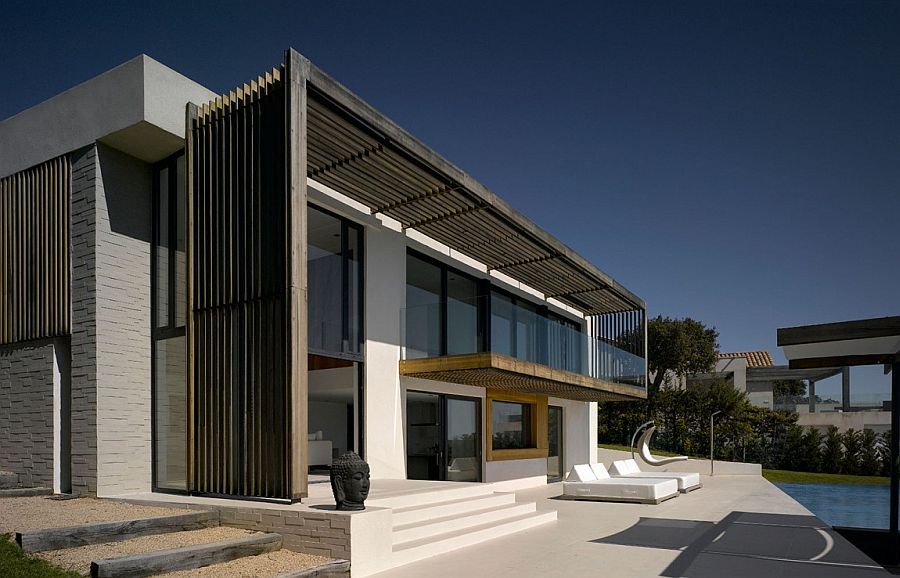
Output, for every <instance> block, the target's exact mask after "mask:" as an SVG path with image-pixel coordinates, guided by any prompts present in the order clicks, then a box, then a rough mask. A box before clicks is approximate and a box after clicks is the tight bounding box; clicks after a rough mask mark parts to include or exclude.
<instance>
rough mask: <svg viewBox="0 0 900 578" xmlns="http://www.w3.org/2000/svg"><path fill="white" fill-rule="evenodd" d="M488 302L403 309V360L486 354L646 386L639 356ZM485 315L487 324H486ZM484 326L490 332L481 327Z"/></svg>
mask: <svg viewBox="0 0 900 578" xmlns="http://www.w3.org/2000/svg"><path fill="white" fill-rule="evenodd" d="M489 302H490V299H489V298H487V297H484V298H481V299H479V300H477V301H476V302H462V301H454V300H449V301H446V302H434V303H428V304H421V305H414V306H410V307H406V308H404V309H402V310H401V312H400V327H401V332H402V338H401V344H402V348H401V351H402V353H401V355H402V358H403V359H421V358H425V357H441V356H445V355H461V354H466V353H479V352H483V351H490V352H493V353H499V354H502V355H508V356H510V357H514V358H516V359H521V360H524V361H530V362H532V363H537V364H541V365H546V366H548V367H551V368H553V369H559V370H564V371H571V372H573V373H578V374H581V375H584V376H588V377H593V378H597V379H603V380H606V381H611V382H615V383H623V384H628V385H635V386H638V387H645V386H646V362H645V360H644V358H643V357H641V356H639V355H635V354H633V353H630V352H628V351H626V350H624V349H622V348H620V347H617V346H616V345H615V344H614V343H611V342H609V341H608V340H603V339H596V338H593V337H590V336H588V335H586V334H584V333H582V332H580V331H578V330H577V329H575V328H573V327H570V326H568V325H566V324H564V323H560V322H559V321H556V320H554V319H549V318H547V317H544V316H542V315H540V314H539V313H538V312H537V311H536V310H532V309H531V308H528V307H522V306H520V305H518V304H514V303H510V302H509V301H503V300H497V299H495V300H494V301H493V303H490V305H491V307H488V305H489ZM488 311H489V312H490V313H489V315H490V322H489V323H485V322H484V316H486V315H488V313H487V312H488ZM488 325H489V327H490V329H489V331H487V330H486V329H482V328H486V327H487V326H488ZM485 332H488V333H489V335H483V333H485ZM641 341H642V340H641Z"/></svg>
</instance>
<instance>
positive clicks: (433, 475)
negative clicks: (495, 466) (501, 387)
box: [406, 391, 481, 482]
mask: <svg viewBox="0 0 900 578" xmlns="http://www.w3.org/2000/svg"><path fill="white" fill-rule="evenodd" d="M406 424H407V425H406V475H407V477H408V478H409V479H411V480H447V481H454V482H480V481H481V400H480V399H477V398H471V397H458V396H451V395H443V394H437V393H425V392H420V391H409V392H407V394H406Z"/></svg>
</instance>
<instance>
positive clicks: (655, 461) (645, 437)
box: [631, 421, 688, 466]
mask: <svg viewBox="0 0 900 578" xmlns="http://www.w3.org/2000/svg"><path fill="white" fill-rule="evenodd" d="M647 426H650V427H647ZM644 428H647V429H644ZM642 429H643V430H644V433H642V434H641V437H640V439H639V440H638V442H637V445H638V448H639V450H638V451H639V452H640V454H641V459H643V460H644V461H645V462H646V463H647V464H649V465H651V466H664V465H666V464H671V463H674V462H683V461H684V460H686V459H688V457H687V456H672V457H670V458H658V457H656V456H654V455H653V454H651V453H650V438H651V437H653V432H655V431H656V426H655V425H653V422H652V421H648V422H647V423H644V424H641V426H640V427H639V428H637V429H636V430H635V431H634V435H633V436H631V457H632V459H633V458H634V438H635V437H637V434H638V432H639V431H641V430H642Z"/></svg>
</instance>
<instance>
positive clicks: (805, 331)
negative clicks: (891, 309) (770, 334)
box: [778, 316, 900, 369]
mask: <svg viewBox="0 0 900 578" xmlns="http://www.w3.org/2000/svg"><path fill="white" fill-rule="evenodd" d="M778 346H779V347H781V348H782V350H783V351H784V356H785V357H786V358H787V359H788V363H789V367H790V368H791V369H815V368H825V367H832V368H833V367H839V366H852V365H881V364H885V365H886V364H890V363H895V362H896V361H897V360H898V354H900V316H895V317H880V318H876V319H859V320H855V321H843V322H839V323H823V324H820V325H804V326H800V327H784V328H780V329H778Z"/></svg>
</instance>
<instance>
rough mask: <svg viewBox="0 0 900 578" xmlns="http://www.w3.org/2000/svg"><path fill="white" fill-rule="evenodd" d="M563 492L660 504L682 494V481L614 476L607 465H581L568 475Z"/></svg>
mask: <svg viewBox="0 0 900 578" xmlns="http://www.w3.org/2000/svg"><path fill="white" fill-rule="evenodd" d="M563 495H564V496H565V497H568V498H574V499H578V500H598V501H604V502H637V503H641V504H658V503H660V502H662V501H664V500H668V499H669V498H674V497H675V496H677V495H678V482H677V481H676V480H673V479H669V480H641V479H634V478H612V477H610V475H609V472H607V471H606V468H605V467H604V466H603V464H593V465H588V464H581V465H577V466H575V467H574V468H572V471H571V472H569V475H568V476H566V479H565V481H564V482H563Z"/></svg>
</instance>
